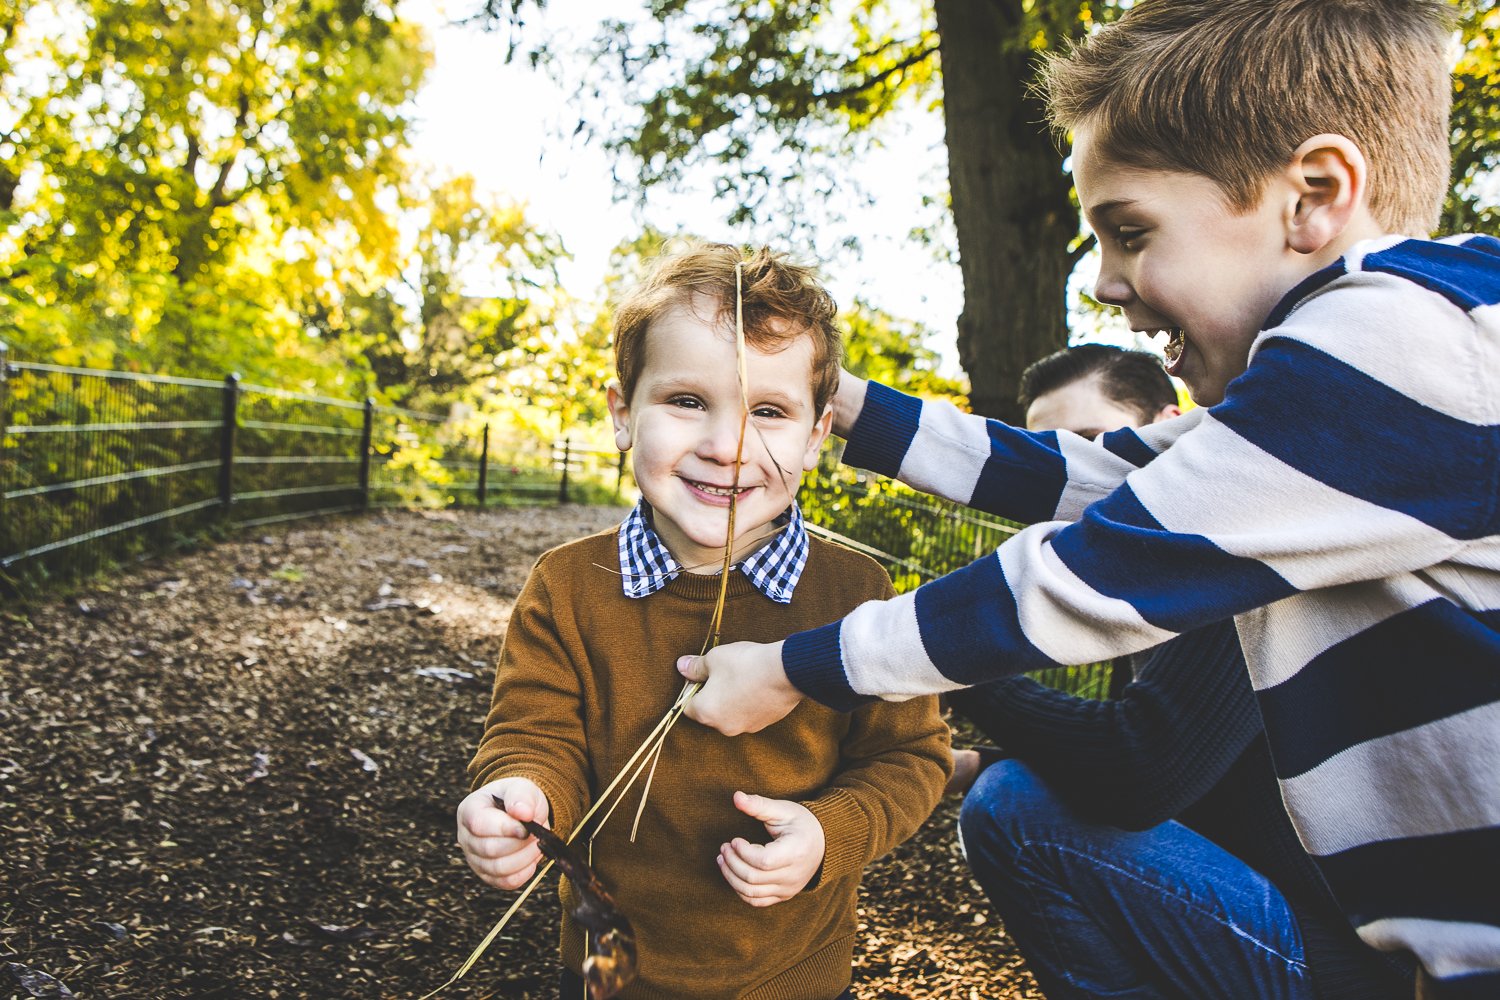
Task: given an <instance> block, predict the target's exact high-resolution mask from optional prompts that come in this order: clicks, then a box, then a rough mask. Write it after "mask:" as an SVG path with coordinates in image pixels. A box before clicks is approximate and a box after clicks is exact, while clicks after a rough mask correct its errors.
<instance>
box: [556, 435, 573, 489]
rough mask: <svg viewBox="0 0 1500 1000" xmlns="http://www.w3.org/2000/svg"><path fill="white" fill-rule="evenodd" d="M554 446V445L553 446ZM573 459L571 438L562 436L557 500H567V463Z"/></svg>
mask: <svg viewBox="0 0 1500 1000" xmlns="http://www.w3.org/2000/svg"><path fill="white" fill-rule="evenodd" d="M553 447H554V448H555V447H556V446H555V445H554V446H553ZM554 454H555V452H554ZM572 461H573V439H572V438H563V460H562V482H560V483H558V485H557V502H558V503H567V502H568V465H569V464H570V463H571V462H572Z"/></svg>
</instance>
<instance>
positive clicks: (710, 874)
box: [469, 531, 950, 1000]
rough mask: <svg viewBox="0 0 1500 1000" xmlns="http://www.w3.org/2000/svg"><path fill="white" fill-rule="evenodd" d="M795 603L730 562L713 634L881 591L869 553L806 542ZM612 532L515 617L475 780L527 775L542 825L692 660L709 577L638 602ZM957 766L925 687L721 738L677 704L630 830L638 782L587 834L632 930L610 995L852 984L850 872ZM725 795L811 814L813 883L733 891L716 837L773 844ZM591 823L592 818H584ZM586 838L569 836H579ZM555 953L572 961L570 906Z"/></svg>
mask: <svg viewBox="0 0 1500 1000" xmlns="http://www.w3.org/2000/svg"><path fill="white" fill-rule="evenodd" d="M810 541H811V543H812V549H811V552H810V553H809V556H808V561H807V568H806V569H805V570H804V572H803V574H802V578H801V580H800V581H799V582H798V584H797V590H796V594H795V596H794V598H793V600H792V602H791V603H790V604H787V605H783V604H777V603H775V602H774V601H771V600H770V599H768V598H766V597H764V596H763V595H762V594H761V593H760V592H759V591H757V590H755V588H754V587H753V586H752V585H751V584H750V581H749V580H747V579H746V578H745V577H744V575H743V574H741V573H739V572H737V571H736V572H733V573H732V575H731V577H730V583H729V595H728V599H727V601H726V605H725V611H724V623H723V632H722V641H724V642H734V641H739V640H751V641H755V642H774V641H776V640H779V639H781V638H784V637H785V636H788V635H791V634H792V633H794V632H797V631H801V630H804V629H808V628H814V627H817V626H819V625H824V624H827V623H828V622H832V621H837V620H838V619H839V618H841V617H843V616H844V615H846V614H848V613H849V612H850V611H851V610H853V609H854V608H855V607H856V606H858V605H859V604H861V603H863V602H865V601H869V600H878V599H882V598H885V597H888V596H890V593H891V586H890V581H889V579H888V578H887V577H886V575H885V573H884V571H883V570H881V568H880V567H879V566H878V565H877V564H876V563H875V562H873V561H872V560H870V559H868V558H866V557H865V556H862V555H859V554H857V553H854V552H849V551H847V550H845V549H842V548H839V547H837V546H834V545H831V544H829V543H827V542H823V541H821V540H819V539H816V538H813V539H810ZM618 565H619V554H618V547H617V538H616V532H615V531H607V532H602V533H600V534H596V535H591V536H589V537H587V538H584V539H580V540H579V541H576V542H572V543H569V544H567V545H563V546H561V547H559V548H556V549H553V550H551V551H550V552H547V553H545V554H544V555H543V556H542V557H541V558H540V559H539V560H538V561H537V564H536V566H535V568H534V569H533V570H532V572H531V576H530V578H529V579H528V580H527V581H526V585H525V587H524V588H523V589H522V591H521V595H520V597H519V598H518V599H517V601H516V606H515V609H514V611H513V613H512V615H511V620H510V625H509V628H508V631H507V633H506V636H505V644H504V647H503V649H502V651H501V654H500V664H499V667H498V669H497V671H496V676H495V689H494V698H493V701H492V704H491V708H490V712H489V716H488V718H487V719H486V722H485V731H484V737H483V739H482V740H481V742H480V745H479V751H478V753H477V754H476V755H475V756H474V759H473V761H472V762H471V763H470V765H469V777H470V780H471V782H472V786H473V787H475V788H478V787H479V786H481V785H483V784H486V783H488V782H490V781H493V780H495V779H497V778H502V777H509V776H522V777H526V778H530V779H531V780H532V781H534V782H536V784H537V785H538V786H539V787H540V788H541V789H542V791H543V792H544V793H545V794H546V796H547V800H548V803H549V805H550V807H551V813H552V820H551V822H552V827H553V829H554V830H555V831H557V832H558V833H560V834H561V835H563V836H567V835H568V833H569V832H570V831H571V830H572V829H573V827H574V826H575V825H576V824H577V823H578V822H579V820H580V818H581V817H582V816H583V814H584V813H585V812H586V811H587V809H588V807H589V805H590V803H591V802H592V801H593V797H594V795H595V794H597V793H598V792H601V791H602V790H603V789H604V788H605V787H607V785H608V784H609V782H610V781H611V780H612V779H613V778H614V777H615V775H616V773H617V772H618V771H619V770H620V769H621V768H623V767H624V765H625V762H626V761H627V760H628V759H629V758H630V756H631V754H633V753H634V752H635V751H636V749H637V748H638V747H639V746H640V745H641V743H642V742H643V741H644V740H645V739H646V736H647V735H648V734H649V733H650V731H651V730H652V728H653V727H655V725H656V724H657V722H659V721H660V720H661V718H662V716H663V715H665V714H666V712H667V710H668V708H669V707H670V706H671V704H672V702H673V701H674V700H675V698H676V697H677V694H678V693H679V691H680V690H681V688H682V678H681V677H680V676H679V675H678V674H677V671H676V669H675V668H674V664H675V662H676V660H677V657H678V656H681V655H682V654H684V653H697V652H698V651H699V650H700V649H701V648H702V645H703V639H704V635H705V634H706V631H707V625H708V621H709V617H710V614H711V612H712V610H713V607H714V601H715V600H716V598H717V596H718V587H719V578H718V577H716V576H693V575H687V574H683V575H679V576H678V577H677V578H675V579H673V580H672V581H671V582H669V583H668V584H667V585H666V587H664V588H663V589H662V590H661V591H659V592H657V593H655V594H652V595H651V596H649V597H646V598H641V599H632V598H628V597H626V596H625V595H624V594H623V593H622V592H621V586H620V578H619V576H618V574H617V572H615V568H616V567H618ZM949 768H950V752H949V744H948V728H947V725H946V724H945V723H944V722H943V720H942V719H941V718H940V717H939V714H938V706H937V701H936V699H935V698H919V699H914V700H912V701H906V702H877V703H875V704H873V705H869V706H866V707H863V708H860V709H858V710H857V711H855V712H853V713H851V714H844V713H840V712H834V711H832V710H830V709H827V708H824V707H823V706H821V705H818V704H815V703H813V702H811V701H806V702H803V703H802V704H801V705H799V706H798V707H797V708H796V710H794V711H793V712H792V713H791V714H790V715H788V716H787V717H786V718H785V719H783V720H782V721H781V722H779V723H777V724H776V725H774V726H771V727H769V728H767V729H765V730H763V731H761V732H759V733H756V734H753V735H746V736H738V737H733V738H730V737H725V736H721V735H719V734H718V733H716V732H714V731H712V730H709V729H707V728H705V727H703V726H700V725H699V724H698V723H696V722H693V721H692V720H690V719H688V718H686V717H684V718H682V719H681V720H679V721H678V723H677V725H676V726H675V727H674V728H673V730H672V732H671V733H670V735H669V736H668V738H667V741H666V746H665V749H664V750H663V752H662V755H661V760H660V762H659V764H658V766H657V768H656V776H655V778H654V780H653V782H652V786H651V793H650V796H649V799H648V801H647V803H646V810H645V813H644V815H643V816H642V817H641V824H640V830H639V832H638V834H637V837H636V841H635V843H633V844H632V843H631V842H630V826H631V820H632V817H633V815H634V812H635V808H636V804H637V802H638V801H639V796H640V789H641V786H642V784H643V782H638V783H637V784H636V786H635V788H633V789H632V791H631V793H630V795H629V796H628V797H627V798H626V801H625V803H624V804H623V805H622V806H621V807H620V809H619V811H618V812H616V813H615V815H614V817H613V818H611V819H610V821H609V822H608V823H607V824H606V825H605V826H604V828H603V830H601V831H600V832H599V833H598V834H597V835H596V836H595V838H594V841H593V863H594V867H595V870H596V871H597V872H598V873H599V876H600V877H601V878H602V879H603V881H604V883H605V884H606V885H607V886H608V887H609V889H610V892H611V894H612V895H613V896H614V898H615V901H616V902H617V903H618V904H619V906H620V909H621V910H622V911H623V912H624V913H625V915H626V916H627V917H628V918H629V919H630V922H631V924H632V925H633V927H634V928H635V932H636V940H637V943H638V945H639V948H640V975H639V978H638V979H637V980H636V981H635V983H633V984H632V985H631V986H630V987H628V988H627V989H626V990H625V991H624V993H622V994H621V997H622V998H623V1000H664V998H672V1000H685V998H693V1000H716V998H725V1000H728V998H740V997H744V998H754V1000H831V998H832V997H835V996H837V995H838V994H839V993H840V992H842V991H843V990H844V989H845V988H846V987H847V986H848V985H849V981H850V969H851V966H852V961H853V946H854V935H855V900H856V895H857V889H858V887H859V880H860V874H861V872H862V870H863V869H864V868H865V866H866V865H868V864H869V863H870V862H871V861H873V860H875V859H876V858H878V857H880V856H881V855H883V854H885V853H886V852H887V851H889V850H891V848H893V847H895V846H896V845H897V844H898V843H900V842H901V841H902V840H904V839H905V838H907V837H909V836H911V834H912V833H914V832H915V831H916V830H917V828H918V827H919V826H920V825H921V824H922V822H923V820H925V819H926V818H927V816H928V814H929V813H930V812H931V811H932V809H933V807H934V806H935V805H936V804H937V801H938V799H939V797H940V796H941V795H942V789H943V784H944V782H945V781H946V780H947V776H948V771H949ZM736 790H740V791H745V792H749V793H753V794H758V795H764V796H767V797H769V798H776V799H790V800H792V801H796V802H800V803H802V804H803V805H804V806H806V807H807V808H808V809H809V810H811V811H812V813H813V814H814V815H815V816H816V817H817V818H818V821H819V822H820V823H821V824H822V826H823V831H824V836H825V839H826V842H827V847H826V851H825V853H824V856H823V865H822V868H821V869H820V871H819V873H818V875H817V876H815V877H814V879H813V881H812V882H811V883H810V884H809V885H808V887H807V888H806V889H804V890H803V891H802V892H800V893H798V894H797V895H796V896H794V897H793V898H792V899H790V900H787V901H786V902H783V903H779V904H777V905H774V906H769V907H763V908H756V907H752V906H750V905H748V904H746V903H745V902H743V901H742V900H741V899H740V898H739V897H738V896H736V895H735V894H734V891H733V890H732V889H730V887H729V885H728V883H726V882H725V881H724V877H723V876H722V875H721V874H720V873H719V870H718V867H717V865H716V864H715V861H714V859H715V857H716V855H717V853H718V849H719V845H720V844H723V843H725V842H727V841H729V840H730V839H732V838H734V837H744V838H746V839H747V840H750V841H751V842H753V843H765V842H766V841H767V839H768V837H767V834H766V831H765V827H764V826H762V825H761V824H760V823H758V822H756V821H755V820H753V819H751V818H750V817H748V816H745V815H744V814H743V813H741V812H739V810H737V809H735V807H734V803H733V801H732V799H733V794H734V792H735V791H736ZM596 819H597V817H596ZM582 844H583V840H582V838H580V840H579V841H577V842H576V845H577V846H580V847H581V846H582ZM561 895H562V901H563V907H564V917H563V927H562V960H563V962H564V964H565V965H566V966H567V967H568V968H571V969H574V970H577V969H579V968H580V967H581V965H582V963H583V957H584V944H583V935H582V932H581V931H580V930H579V929H578V928H577V927H576V926H574V925H573V923H572V922H571V920H570V919H569V917H568V916H567V911H568V909H570V908H571V907H572V906H573V905H574V903H575V900H574V898H573V889H572V886H571V885H570V884H569V883H567V882H566V881H564V882H563V885H562V889H561Z"/></svg>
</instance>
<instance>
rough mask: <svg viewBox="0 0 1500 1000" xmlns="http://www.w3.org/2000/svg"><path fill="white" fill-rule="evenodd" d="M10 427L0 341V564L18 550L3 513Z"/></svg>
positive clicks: (5, 349)
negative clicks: (6, 442)
mask: <svg viewBox="0 0 1500 1000" xmlns="http://www.w3.org/2000/svg"><path fill="white" fill-rule="evenodd" d="M9 426H10V347H9V346H8V345H7V344H6V343H5V341H3V340H0V562H3V560H5V559H8V558H10V557H11V556H12V555H14V554H15V553H14V552H12V549H19V548H20V547H19V546H16V545H13V544H12V543H13V542H14V541H15V539H13V538H11V537H10V535H11V523H12V522H11V519H10V518H9V517H7V516H5V514H4V513H3V512H4V510H5V507H6V504H8V503H9V502H10V501H8V500H6V499H5V487H6V486H8V485H9V484H10V466H9V465H8V464H7V463H6V460H5V439H6V437H7V436H8V435H7V434H6V433H5V428H7V427H9Z"/></svg>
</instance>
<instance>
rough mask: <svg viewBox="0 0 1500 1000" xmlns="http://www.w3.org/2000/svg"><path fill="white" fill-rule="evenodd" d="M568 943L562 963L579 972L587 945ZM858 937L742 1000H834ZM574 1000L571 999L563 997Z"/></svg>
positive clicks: (645, 993)
mask: <svg viewBox="0 0 1500 1000" xmlns="http://www.w3.org/2000/svg"><path fill="white" fill-rule="evenodd" d="M568 937H569V938H571V939H572V940H571V941H568V940H565V941H564V944H563V951H562V961H563V965H564V967H566V968H569V969H573V970H574V971H577V970H579V969H581V968H582V967H583V942H582V938H581V936H580V935H578V934H576V933H575V934H571V935H568ZM853 970H854V935H853V934H845V935H842V936H841V937H837V938H835V939H833V940H832V941H830V942H828V944H826V945H824V946H823V947H821V948H819V949H818V950H817V951H815V952H813V953H812V954H811V955H808V956H807V957H806V958H804V959H803V960H802V961H800V962H798V963H797V964H796V965H794V966H792V967H791V968H790V969H786V970H783V971H782V972H778V973H776V975H774V976H772V977H771V978H770V979H768V980H766V981H765V982H763V983H761V984H760V985H758V986H755V987H752V988H751V989H750V990H749V991H748V992H745V993H740V994H737V996H738V997H739V998H740V1000H821V998H825V997H826V998H827V1000H833V998H834V997H836V996H838V995H839V994H840V993H842V992H844V990H846V989H848V988H849V984H850V982H852V981H853ZM705 992H708V993H710V994H711V995H714V996H719V995H724V994H723V993H722V992H721V990H714V989H712V987H710V988H709V989H708V990H707V991H705ZM703 995H704V993H700V992H698V991H696V990H693V991H691V992H677V993H674V992H672V991H671V990H666V989H661V988H656V987H651V986H647V985H644V984H641V983H632V984H631V985H630V986H627V987H626V988H625V991H624V992H623V993H622V994H620V996H621V998H622V1000H701V998H702V996H703ZM563 1000H571V998H567V997H565V998H563Z"/></svg>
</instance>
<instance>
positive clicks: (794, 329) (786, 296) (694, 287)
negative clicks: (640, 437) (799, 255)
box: [614, 242, 844, 416]
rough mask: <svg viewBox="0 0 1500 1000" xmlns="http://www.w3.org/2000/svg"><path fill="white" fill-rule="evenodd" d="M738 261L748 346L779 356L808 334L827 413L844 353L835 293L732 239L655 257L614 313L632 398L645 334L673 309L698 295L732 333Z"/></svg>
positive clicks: (624, 386)
mask: <svg viewBox="0 0 1500 1000" xmlns="http://www.w3.org/2000/svg"><path fill="white" fill-rule="evenodd" d="M736 264H741V265H743V267H742V268H741V270H742V276H741V293H740V296H741V300H742V302H743V309H744V322H745V341H746V343H748V344H750V345H751V346H752V347H754V348H755V349H756V350H759V351H765V352H768V353H774V352H776V351H780V350H784V349H785V348H786V347H788V346H790V345H791V343H792V342H793V341H795V340H796V339H797V338H798V337H804V336H805V337H811V338H812V343H813V361H812V390H813V404H814V407H815V409H816V411H817V412H816V413H815V414H814V415H815V416H816V415H818V414H821V413H822V412H823V407H824V406H826V405H827V404H828V402H829V401H830V400H831V399H833V394H834V393H835V392H836V391H838V385H839V369H840V367H841V366H842V364H843V356H844V343H843V340H842V338H840V336H839V332H838V328H837V327H836V326H835V324H834V319H835V317H836V316H837V315H838V306H837V305H836V304H835V303H834V301H833V296H831V295H829V294H828V290H827V289H825V288H824V287H823V286H822V285H821V284H819V283H818V278H817V272H816V271H814V269H813V268H811V267H807V266H804V265H801V264H796V263H793V262H792V261H791V260H790V259H788V258H787V257H786V256H785V255H783V254H778V253H773V252H772V251H771V250H770V249H769V248H767V247H761V248H760V249H758V250H755V251H752V252H751V253H749V254H746V253H744V252H743V251H742V250H741V249H740V248H739V247H736V246H730V245H729V244H727V243H707V242H692V243H688V244H687V245H686V246H684V247H682V248H681V249H678V250H676V251H675V252H669V253H667V254H665V255H663V256H661V257H658V258H657V259H656V262H655V263H654V264H653V265H652V267H651V271H650V273H648V274H647V275H646V278H645V280H643V281H642V282H641V283H640V284H639V285H637V286H636V287H635V288H634V289H633V290H632V291H631V292H630V294H628V295H627V296H626V297H625V300H624V301H623V302H621V303H620V307H619V309H617V310H616V312H615V336H614V341H615V371H616V373H617V374H618V375H619V378H620V389H621V391H622V392H623V393H624V395H625V398H626V399H627V400H629V399H630V398H631V396H632V395H633V394H634V392H635V383H636V380H637V379H638V378H639V377H640V374H641V369H642V368H643V367H645V364H646V351H647V348H648V344H647V337H646V332H647V330H648V329H649V328H650V326H651V324H652V323H653V322H655V321H656V320H657V319H659V318H660V317H661V316H662V314H663V313H665V312H667V311H668V310H669V309H671V308H672V307H674V306H678V305H683V306H687V307H689V308H695V307H697V306H698V304H699V303H697V302H695V299H698V298H699V297H701V298H703V299H706V300H707V302H708V303H710V307H711V308H712V309H713V310H714V311H713V314H712V315H711V316H709V317H706V318H708V319H710V320H712V321H714V322H717V323H720V324H723V325H724V326H725V328H726V329H727V330H729V331H731V333H732V332H733V330H734V315H735V282H734V266H735V265H736Z"/></svg>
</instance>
